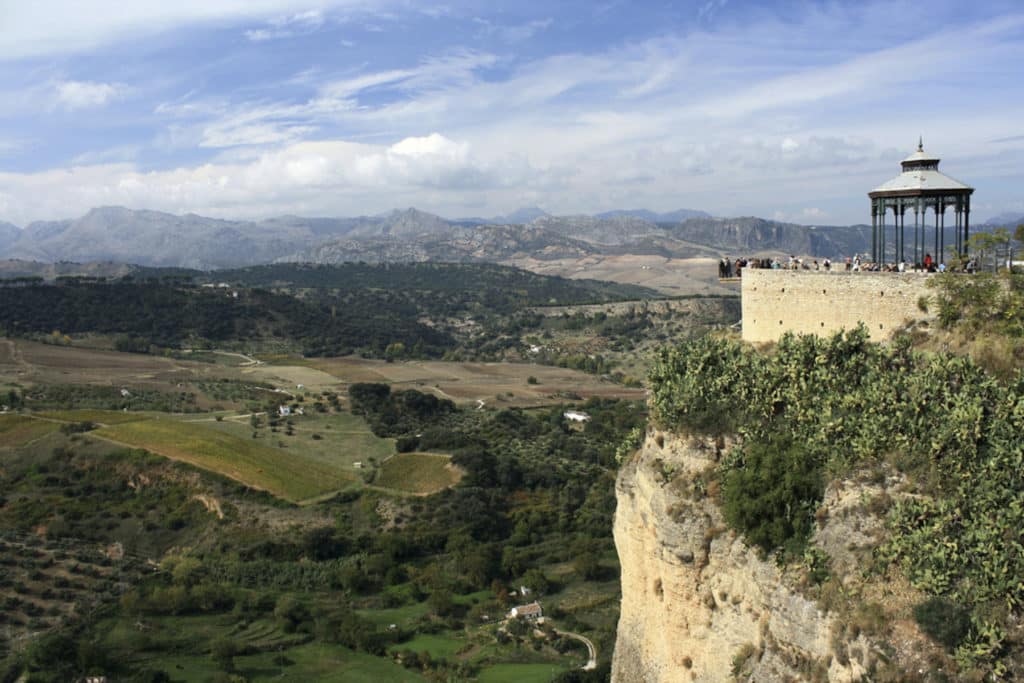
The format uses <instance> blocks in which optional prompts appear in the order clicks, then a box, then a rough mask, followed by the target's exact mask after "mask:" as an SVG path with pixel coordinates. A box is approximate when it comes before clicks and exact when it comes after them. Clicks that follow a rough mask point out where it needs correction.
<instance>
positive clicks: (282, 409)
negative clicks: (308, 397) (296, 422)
mask: <svg viewBox="0 0 1024 683" xmlns="http://www.w3.org/2000/svg"><path fill="white" fill-rule="evenodd" d="M277 414H278V415H280V416H281V417H288V416H289V415H291V414H292V408H291V406H278V407H277Z"/></svg>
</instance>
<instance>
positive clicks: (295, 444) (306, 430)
mask: <svg viewBox="0 0 1024 683" xmlns="http://www.w3.org/2000/svg"><path fill="white" fill-rule="evenodd" d="M185 419H189V418H185ZM191 419H195V418H191ZM200 419H203V418H200ZM263 419H264V421H265V420H266V418H263ZM292 421H293V423H294V426H293V431H294V434H293V435H292V436H288V435H287V434H286V433H285V429H284V427H283V426H282V427H280V429H279V431H277V432H271V431H269V430H268V429H267V428H266V427H261V428H260V430H259V433H260V442H261V443H265V444H268V445H270V446H271V447H277V446H279V444H284V448H285V452H286V453H292V452H296V451H301V453H302V457H303V458H306V459H308V460H311V461H316V462H320V463H323V464H325V465H327V466H329V467H332V468H334V469H336V470H338V471H340V472H341V473H342V476H343V477H345V478H346V479H349V480H351V481H357V480H358V470H356V469H355V467H354V465H355V463H357V462H362V463H365V464H369V463H371V462H374V461H377V462H379V461H381V460H384V458H387V457H388V456H390V455H392V454H393V453H394V452H395V441H394V439H382V438H380V437H379V436H376V435H374V433H373V432H372V431H370V427H369V425H367V424H366V421H365V420H363V419H362V418H361V417H357V416H355V415H350V414H348V413H337V414H333V415H322V414H316V413H314V414H311V415H303V416H296V417H294V418H293V419H292ZM203 425H204V426H207V427H210V428H212V429H217V430H220V431H224V432H227V433H229V434H234V435H235V436H237V437H240V438H242V439H243V440H244V439H248V440H250V441H251V440H252V427H251V426H250V424H249V421H248V419H245V420H244V421H240V420H237V419H226V420H223V421H221V422H215V421H210V420H209V419H208V418H207V419H203ZM314 435H316V436H318V437H320V438H318V439H315V438H313V436H314Z"/></svg>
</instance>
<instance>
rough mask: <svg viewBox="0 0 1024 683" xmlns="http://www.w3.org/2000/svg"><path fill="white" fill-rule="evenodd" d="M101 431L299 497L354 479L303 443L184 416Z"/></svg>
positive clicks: (98, 433)
mask: <svg viewBox="0 0 1024 683" xmlns="http://www.w3.org/2000/svg"><path fill="white" fill-rule="evenodd" d="M92 433H93V434H95V435H96V436H99V437H102V438H105V439H108V440H110V441H114V442H117V443H121V444H125V445H128V446H132V447H135V448H144V449H146V450H147V451H150V452H152V453H157V454H159V455H162V456H164V457H168V458H171V459H173V460H181V461H182V462H187V463H189V464H191V465H195V466H196V467H201V468H203V469H206V470H210V471H212V472H216V473H218V474H222V475H224V476H226V477H230V478H231V479H235V480H236V481H240V482H242V483H244V484H246V485H248V486H251V487H253V488H258V489H262V490H264V491H268V492H270V493H272V494H274V495H276V496H279V497H281V498H284V499H286V500H290V501H292V502H299V501H301V500H305V499H307V498H313V497H316V496H320V495H323V494H325V493H329V492H331V491H336V490H338V489H340V488H343V487H344V486H346V485H348V484H350V483H351V481H352V480H351V476H350V474H349V472H348V471H347V470H346V469H344V468H343V467H342V466H340V465H339V466H331V465H329V464H327V463H324V462H321V461H319V460H317V459H315V458H310V457H308V456H306V455H305V454H304V453H303V451H302V449H298V448H296V449H293V450H282V449H279V448H271V447H269V446H265V445H263V444H262V443H258V442H256V441H255V440H253V439H244V438H241V437H239V436H236V435H234V434H229V433H227V432H224V431H221V430H218V429H214V428H211V427H206V426H203V425H200V424H197V423H192V422H184V421H181V420H146V421H142V422H129V423H125V424H119V425H110V426H107V427H104V428H102V429H99V430H97V431H95V432H92Z"/></svg>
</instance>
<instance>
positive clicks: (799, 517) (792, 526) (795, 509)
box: [722, 430, 824, 555]
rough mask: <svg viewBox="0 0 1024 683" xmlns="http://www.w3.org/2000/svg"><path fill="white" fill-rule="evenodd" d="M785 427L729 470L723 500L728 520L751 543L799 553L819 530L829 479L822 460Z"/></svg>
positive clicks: (753, 446)
mask: <svg viewBox="0 0 1024 683" xmlns="http://www.w3.org/2000/svg"><path fill="white" fill-rule="evenodd" d="M785 431H786V430H780V432H779V433H776V434H774V435H772V436H770V437H769V438H768V439H767V440H766V441H763V442H755V443H751V444H749V445H748V446H747V447H746V448H745V449H744V451H743V453H742V454H741V456H740V458H741V464H740V465H739V466H735V467H733V468H731V469H729V470H727V471H726V472H725V473H724V477H723V484H722V501H723V507H724V512H725V518H726V520H727V521H728V522H729V524H730V525H731V526H732V527H733V528H736V529H739V530H740V531H742V532H743V533H744V535H745V536H746V538H747V540H748V541H749V542H750V543H752V544H754V545H756V546H758V547H760V548H761V549H763V550H764V551H765V552H770V551H772V550H775V549H777V548H784V549H785V550H786V551H787V552H788V553H790V554H792V555H798V554H799V551H800V550H801V549H802V548H803V546H804V543H805V542H806V540H807V537H808V535H809V534H810V532H811V530H812V529H813V526H814V509H815V507H816V504H817V502H818V501H819V500H821V496H822V494H823V492H824V479H823V476H822V471H821V470H822V467H821V465H820V464H819V463H818V462H817V460H816V459H815V458H813V457H811V454H809V453H807V451H806V450H805V449H804V448H802V447H801V446H800V445H799V444H796V443H794V442H793V441H792V439H791V438H790V437H789V436H787V435H785Z"/></svg>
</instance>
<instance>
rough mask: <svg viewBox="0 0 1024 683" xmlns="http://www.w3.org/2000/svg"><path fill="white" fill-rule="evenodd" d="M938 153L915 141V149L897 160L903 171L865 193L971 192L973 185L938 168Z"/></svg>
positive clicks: (890, 195) (907, 194) (935, 193)
mask: <svg viewBox="0 0 1024 683" xmlns="http://www.w3.org/2000/svg"><path fill="white" fill-rule="evenodd" d="M939 161H940V159H939V158H938V157H934V156H930V155H928V154H926V153H925V151H924V143H923V141H918V143H917V151H916V152H914V153H913V154H911V155H910V156H908V157H907V158H906V159H904V160H903V161H901V162H900V164H901V165H902V166H903V172H902V173H900V174H899V175H898V176H896V177H895V178H893V179H891V180H889V181H887V182H885V183H882V184H881V185H879V186H878V187H876V188H875V189H873V190H871V192H869V193H868V196H869V197H871V198H872V199H875V198H878V197H922V196H933V195H948V194H970V193H972V192H974V188H973V187H970V186H969V185H966V184H964V183H962V182H960V181H959V180H956V179H955V178H950V177H949V176H948V175H946V174H945V173H940V172H939Z"/></svg>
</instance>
